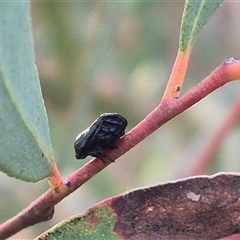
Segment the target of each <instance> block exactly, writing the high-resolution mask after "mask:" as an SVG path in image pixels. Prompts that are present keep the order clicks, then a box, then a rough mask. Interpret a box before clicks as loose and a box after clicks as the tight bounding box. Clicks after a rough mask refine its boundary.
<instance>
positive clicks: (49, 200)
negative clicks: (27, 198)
mask: <svg viewBox="0 0 240 240" xmlns="http://www.w3.org/2000/svg"><path fill="white" fill-rule="evenodd" d="M233 70H234V71H235V72H234V75H233V74H232V73H231V72H229V71H233ZM233 76H234V78H233ZM238 78H240V61H237V60H232V61H229V62H224V63H223V64H221V65H220V66H219V67H218V68H217V69H216V70H215V71H213V72H212V73H211V74H210V75H209V76H208V77H207V78H205V79H204V80H203V81H202V82H200V83H199V84H198V85H197V86H195V87H194V88H193V89H191V90H190V91H188V92H187V93H185V94H184V95H183V96H182V97H180V98H178V99H171V100H169V101H165V102H164V103H162V104H160V105H159V106H158V107H157V108H156V109H154V110H153V111H152V112H151V113H150V114H149V115H148V116H147V117H146V118H145V119H144V120H143V121H142V122H140V123H139V124H138V125H137V126H136V127H134V128H133V129H132V130H131V131H130V132H128V133H127V134H126V135H125V136H124V137H123V138H121V139H120V140H119V141H118V148H115V149H113V150H109V151H107V152H106V153H105V154H106V155H107V157H108V158H109V159H116V158H118V157H120V156H121V155H123V154H124V153H125V152H127V151H128V150H130V149H131V148H133V147H134V146H135V145H136V144H138V143H139V142H141V141H142V140H143V139H145V138H146V137H147V136H149V135H150V134H151V133H153V132H154V131H155V130H157V129H158V128H159V127H161V126H162V125H163V124H165V123H166V122H168V121H169V120H171V119H172V118H174V117H175V116H177V115H178V114H180V113H182V112H183V111H185V110H186V109H188V108H189V107H191V106H192V105H194V104H195V103H196V102H198V101H200V100H201V99H203V98H204V97H205V96H207V95H208V94H209V93H211V92H213V91H214V90H216V89H217V88H219V87H221V86H222V85H224V84H226V83H227V82H229V81H232V80H236V79H238ZM109 163H110V162H109ZM107 165H108V164H104V163H103V162H102V161H101V160H100V159H93V160H92V161H91V162H89V163H87V164H85V165H84V166H83V167H82V168H80V169H79V170H77V171H76V172H74V173H73V174H71V175H70V176H69V177H67V180H68V182H67V183H66V186H67V187H66V186H65V187H62V188H61V193H60V194H56V192H55V193H53V191H52V189H49V190H48V191H47V192H46V193H44V194H43V195H42V196H41V197H39V198H38V199H37V200H35V201H34V202H33V203H32V204H31V205H30V206H29V207H27V208H26V209H25V210H23V211H22V212H21V213H19V214H18V215H17V216H16V217H14V218H12V219H10V220H8V221H7V222H5V223H3V224H2V225H1V226H0V239H5V238H8V237H10V236H12V235H13V234H15V233H17V232H18V231H20V230H21V229H23V228H25V227H27V226H30V225H33V224H36V223H38V222H42V221H46V220H48V219H50V218H51V216H52V212H53V208H54V205H56V204H57V203H58V202H60V201H61V200H62V199H63V198H65V197H66V196H68V195H69V194H70V193H72V192H73V191H75V190H76V189H77V188H79V187H80V186H81V185H82V184H83V183H85V182H86V181H87V180H89V179H90V178H92V177H93V176H94V175H95V174H97V173H98V172H100V171H101V170H102V169H104V168H105V167H106V166H107ZM46 213H47V214H46Z"/></svg>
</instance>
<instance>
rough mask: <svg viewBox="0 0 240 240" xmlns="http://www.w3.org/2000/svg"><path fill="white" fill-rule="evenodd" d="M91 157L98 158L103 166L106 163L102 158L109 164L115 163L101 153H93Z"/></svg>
mask: <svg viewBox="0 0 240 240" xmlns="http://www.w3.org/2000/svg"><path fill="white" fill-rule="evenodd" d="M91 156H93V157H97V158H99V159H100V160H101V161H102V162H103V163H104V164H107V162H106V161H104V160H103V159H104V158H106V159H108V160H109V161H110V162H115V161H114V160H112V159H110V158H108V157H107V156H106V155H104V154H102V153H94V154H92V155H91Z"/></svg>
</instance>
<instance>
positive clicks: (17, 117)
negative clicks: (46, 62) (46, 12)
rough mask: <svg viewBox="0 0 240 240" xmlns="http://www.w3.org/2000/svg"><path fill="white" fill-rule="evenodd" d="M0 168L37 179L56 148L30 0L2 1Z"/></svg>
mask: <svg viewBox="0 0 240 240" xmlns="http://www.w3.org/2000/svg"><path fill="white" fill-rule="evenodd" d="M0 133H1V138H0V170H1V171H3V172H5V173H6V174H8V175H9V176H12V177H15V178H18V179H21V180H24V181H30V182H36V181H39V180H40V179H43V178H45V177H47V176H49V175H50V174H51V172H52V159H53V150H52V146H51V142H50V136H49V129H48V122H47V116H46V110H45V108H44V103H43V99H42V94H41V89H40V85H39V79H38V74H37V70H36V66H35V64H34V54H33V43H32V35H31V24H30V17H29V3H28V2H26V1H24V2H23V1H22V2H20V1H17V2H9V1H6V2H3V1H1V2H0Z"/></svg>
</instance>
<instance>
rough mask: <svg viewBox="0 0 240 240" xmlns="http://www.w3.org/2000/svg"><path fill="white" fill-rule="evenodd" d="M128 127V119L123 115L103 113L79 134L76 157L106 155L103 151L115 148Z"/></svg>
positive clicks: (76, 142)
mask: <svg viewBox="0 0 240 240" xmlns="http://www.w3.org/2000/svg"><path fill="white" fill-rule="evenodd" d="M126 127H127V120H126V119H125V118H124V117H123V116H121V115H119V114H117V113H103V114H101V115H100V116H99V117H98V118H97V119H96V120H95V121H94V122H93V123H92V125H91V126H90V127H89V128H87V129H86V130H84V131H83V132H81V133H80V134H79V135H78V136H77V138H76V140H75V143H74V148H75V157H76V159H84V158H86V157H87V156H93V157H99V158H100V159H101V157H105V155H103V151H105V150H107V149H110V148H115V146H114V144H115V143H116V142H117V140H118V139H119V138H120V137H122V136H123V135H124V134H125V129H126ZM101 160H102V159H101ZM109 160H110V159H109Z"/></svg>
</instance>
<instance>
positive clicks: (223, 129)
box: [188, 97, 240, 176]
mask: <svg viewBox="0 0 240 240" xmlns="http://www.w3.org/2000/svg"><path fill="white" fill-rule="evenodd" d="M239 118H240V97H239V98H238V99H237V100H236V101H235V102H234V104H233V105H232V107H231V108H230V110H229V112H228V114H227V115H226V118H225V119H224V120H223V121H222V122H221V124H220V125H219V126H218V128H217V129H216V130H215V132H214V133H213V134H212V136H211V137H210V138H209V139H208V141H207V142H206V143H205V145H204V147H203V149H202V151H201V153H200V155H199V156H198V158H197V160H196V163H195V165H194V167H193V169H191V170H190V173H189V174H188V175H189V176H194V175H199V174H203V173H204V172H205V171H206V169H207V168H208V167H209V165H210V164H211V162H212V161H213V160H214V155H215V154H216V152H217V151H218V149H219V148H220V145H221V144H222V141H223V140H224V138H225V137H226V135H227V134H228V133H229V131H230V130H231V129H232V128H233V127H234V126H235V124H236V122H237V121H238V120H239Z"/></svg>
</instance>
